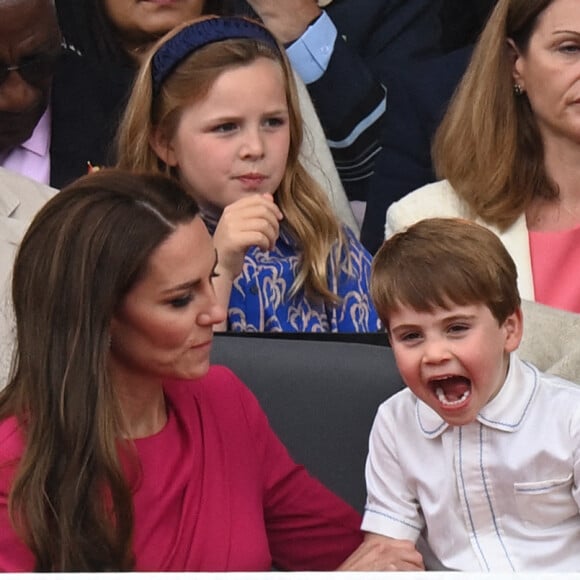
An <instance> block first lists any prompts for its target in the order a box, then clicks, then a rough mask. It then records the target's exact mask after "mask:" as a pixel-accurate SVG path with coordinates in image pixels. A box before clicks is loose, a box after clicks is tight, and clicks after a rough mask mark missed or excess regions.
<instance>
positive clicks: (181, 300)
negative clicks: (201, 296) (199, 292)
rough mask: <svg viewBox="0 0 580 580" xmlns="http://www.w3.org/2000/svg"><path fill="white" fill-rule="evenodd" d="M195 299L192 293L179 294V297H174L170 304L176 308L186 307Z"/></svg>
mask: <svg viewBox="0 0 580 580" xmlns="http://www.w3.org/2000/svg"><path fill="white" fill-rule="evenodd" d="M192 299H193V296H192V295H191V294H188V295H187V296H179V297H178V298H173V299H171V300H170V301H169V304H171V306H173V307H174V308H185V307H186V306H187V305H188V304H189V303H190V302H191V301H192Z"/></svg>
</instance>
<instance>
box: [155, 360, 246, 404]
mask: <svg viewBox="0 0 580 580" xmlns="http://www.w3.org/2000/svg"><path fill="white" fill-rule="evenodd" d="M164 387H165V392H166V395H167V396H168V397H169V399H170V400H171V401H172V402H173V404H174V405H177V406H179V407H181V408H186V407H188V406H192V405H199V406H201V407H202V408H205V409H209V408H214V409H217V410H219V412H220V414H221V413H228V414H230V413H237V412H239V411H240V410H241V409H242V408H243V407H244V406H245V405H247V404H252V403H253V401H254V400H255V399H254V395H253V394H252V392H251V391H250V389H249V388H248V387H247V386H246V385H245V384H244V383H243V382H242V381H241V379H239V378H238V377H237V376H236V375H235V374H234V373H233V371H231V370H230V369H228V368H227V367H223V366H220V365H212V366H211V367H210V369H209V371H208V372H207V373H206V374H205V375H204V376H203V377H201V378H199V379H194V380H183V381H167V382H166V383H165V385H164Z"/></svg>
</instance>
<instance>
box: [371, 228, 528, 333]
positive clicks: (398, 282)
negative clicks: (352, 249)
mask: <svg viewBox="0 0 580 580" xmlns="http://www.w3.org/2000/svg"><path fill="white" fill-rule="evenodd" d="M371 297H372V299H373V302H374V303H375V307H376V309H377V312H378V313H379V316H380V318H381V320H382V321H383V324H384V325H385V328H386V329H387V330H388V329H389V315H390V314H391V312H393V311H395V310H396V309H397V308H399V307H400V306H401V305H405V306H407V307H410V308H412V309H414V310H417V311H420V312H427V311H430V310H432V309H433V308H436V307H441V308H448V307H449V306H450V305H451V304H458V305H462V306H465V305H468V304H485V305H486V306H487V307H488V308H489V309H490V311H491V313H492V314H493V316H494V318H495V319H496V320H497V321H498V323H499V324H502V323H503V322H504V321H505V319H506V318H507V317H508V316H509V315H510V314H512V313H513V312H515V310H516V309H517V308H519V306H520V303H521V300H520V295H519V292H518V287H517V271H516V266H515V264H514V261H513V260H512V258H511V256H510V255H509V253H508V251H507V250H506V249H505V247H504V245H503V244H502V242H501V241H500V239H499V238H498V237H497V236H496V235H495V234H494V233H493V232H492V231H490V230H489V229H487V228H485V227H483V226H480V225H478V224H476V223H474V222H470V221H467V220H463V219H457V218H432V219H425V220H421V221H419V222H417V223H416V224H414V225H412V226H411V227H409V228H408V229H407V230H405V231H403V232H400V233H398V234H395V235H394V236H393V237H391V238H390V239H388V240H386V241H385V242H383V245H382V246H381V248H380V249H379V251H378V252H377V254H376V255H375V257H374V259H373V265H372V272H371Z"/></svg>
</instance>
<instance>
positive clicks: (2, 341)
mask: <svg viewBox="0 0 580 580" xmlns="http://www.w3.org/2000/svg"><path fill="white" fill-rule="evenodd" d="M55 193H56V190H55V189H53V188H52V187H48V186H47V185H43V184H41V183H38V182H36V181H32V180H30V179H27V178H26V177H23V176H21V175H18V174H17V173H13V172H11V171H8V170H6V169H4V168H3V167H0V389H3V388H4V386H5V385H6V379H7V377H8V370H9V367H10V362H11V359H12V350H13V345H14V315H13V312H12V299H11V281H12V265H13V263H14V257H15V255H16V250H17V249H18V245H19V244H20V241H21V240H22V237H23V236H24V232H25V231H26V228H27V227H28V225H29V223H30V221H31V220H32V218H33V216H34V215H35V214H36V212H37V211H38V210H39V209H40V207H41V206H42V205H44V203H45V202H46V201H47V200H48V199H49V198H50V197H52V196H53V195H54V194H55Z"/></svg>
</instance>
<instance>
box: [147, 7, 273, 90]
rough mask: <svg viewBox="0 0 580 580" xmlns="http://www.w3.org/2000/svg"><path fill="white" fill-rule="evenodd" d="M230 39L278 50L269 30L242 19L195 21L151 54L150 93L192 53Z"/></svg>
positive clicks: (158, 87)
mask: <svg viewBox="0 0 580 580" xmlns="http://www.w3.org/2000/svg"><path fill="white" fill-rule="evenodd" d="M231 38H250V39H253V40H259V41H261V42H265V43H266V44H268V45H270V46H272V47H273V48H275V49H276V51H278V50H279V48H278V44H277V43H276V39H275V38H274V37H273V36H272V34H270V32H268V30H266V29H265V28H264V27H263V26H260V25H259V24H257V23H254V22H251V21H250V20H247V19H245V18H236V17H230V18H225V17H224V18H209V19H207V20H201V21H200V22H195V23H194V24H190V25H189V26H186V27H185V28H182V29H181V30H180V31H179V32H178V33H177V34H176V35H175V36H172V37H171V38H170V39H169V40H168V41H167V42H166V43H164V44H163V45H162V46H160V47H159V49H158V50H157V52H156V53H155V54H154V56H153V61H152V63H151V76H152V78H153V93H154V94H156V93H158V92H159V89H160V88H161V85H162V84H163V82H164V81H165V79H166V78H167V77H168V76H169V74H170V73H171V72H172V71H173V69H174V68H175V67H176V66H177V65H178V64H179V63H180V62H181V61H182V60H183V59H184V58H186V57H187V56H189V55H190V54H191V53H192V52H195V51H196V50H198V49H199V48H201V47H202V46H205V45H207V44H212V43H213V42H220V41H222V40H229V39H231Z"/></svg>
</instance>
